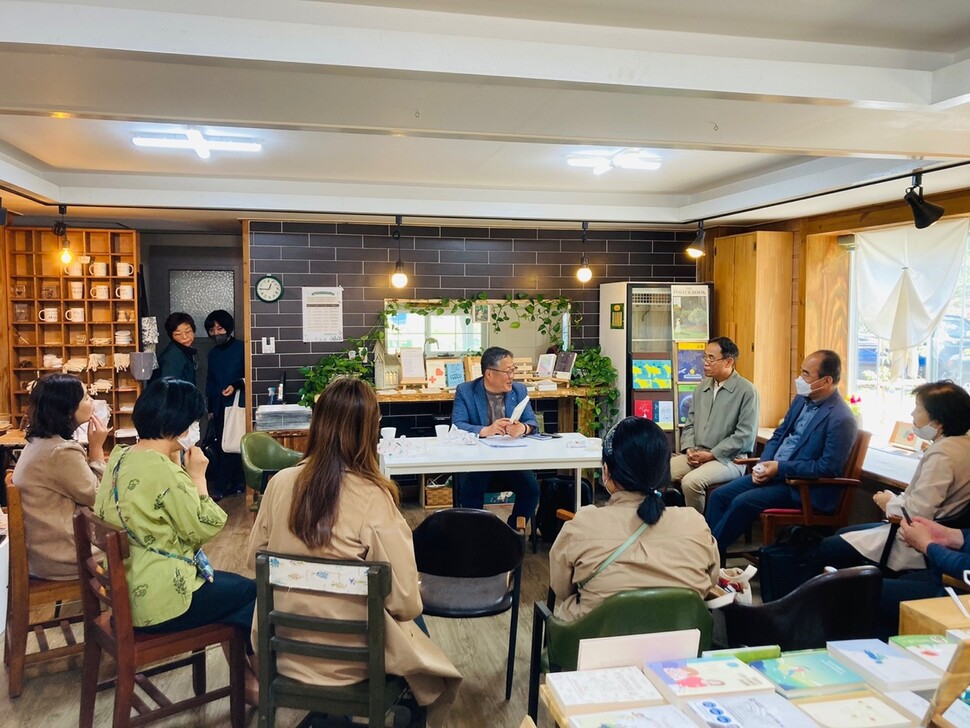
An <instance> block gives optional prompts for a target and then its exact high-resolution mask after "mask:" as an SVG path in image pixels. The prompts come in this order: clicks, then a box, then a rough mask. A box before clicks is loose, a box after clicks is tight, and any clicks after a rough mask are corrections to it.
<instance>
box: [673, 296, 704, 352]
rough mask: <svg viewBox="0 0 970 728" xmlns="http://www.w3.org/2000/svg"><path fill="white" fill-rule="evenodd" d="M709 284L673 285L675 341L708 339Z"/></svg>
mask: <svg viewBox="0 0 970 728" xmlns="http://www.w3.org/2000/svg"><path fill="white" fill-rule="evenodd" d="M708 293H709V291H708V288H707V286H671V287H670V317H671V325H672V326H671V328H672V329H673V339H674V341H707V340H708V339H709V338H710V336H709V332H710V320H709V318H710V317H709V315H708V314H709V312H710V304H709V303H708Z"/></svg>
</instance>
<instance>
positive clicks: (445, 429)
mask: <svg viewBox="0 0 970 728" xmlns="http://www.w3.org/2000/svg"><path fill="white" fill-rule="evenodd" d="M450 431H451V427H450V426H449V425H435V426H434V434H435V435H437V436H438V439H439V440H442V439H444V438H446V437H448V433H449V432H450Z"/></svg>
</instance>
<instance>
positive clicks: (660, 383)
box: [631, 359, 672, 389]
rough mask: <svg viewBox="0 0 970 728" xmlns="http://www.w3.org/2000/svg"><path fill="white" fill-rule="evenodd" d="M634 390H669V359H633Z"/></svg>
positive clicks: (670, 379) (670, 380)
mask: <svg viewBox="0 0 970 728" xmlns="http://www.w3.org/2000/svg"><path fill="white" fill-rule="evenodd" d="M631 371H632V373H633V388H634V389H670V387H671V383H672V378H671V366H670V359H634V360H633V366H632V370H631Z"/></svg>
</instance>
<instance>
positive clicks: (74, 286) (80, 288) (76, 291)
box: [67, 281, 84, 301]
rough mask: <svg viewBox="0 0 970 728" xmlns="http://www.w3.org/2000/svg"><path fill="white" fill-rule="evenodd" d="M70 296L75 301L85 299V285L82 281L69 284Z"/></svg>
mask: <svg viewBox="0 0 970 728" xmlns="http://www.w3.org/2000/svg"><path fill="white" fill-rule="evenodd" d="M67 290H68V295H69V296H70V297H71V298H73V299H74V300H75V301H80V300H81V299H82V298H84V283H82V282H81V281H71V282H70V283H68V284H67Z"/></svg>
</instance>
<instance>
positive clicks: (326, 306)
mask: <svg viewBox="0 0 970 728" xmlns="http://www.w3.org/2000/svg"><path fill="white" fill-rule="evenodd" d="M302 298H303V341H307V342H308V341H343V340H344V289H343V288H340V287H337V288H315V287H310V286H304V287H303V296H302Z"/></svg>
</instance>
